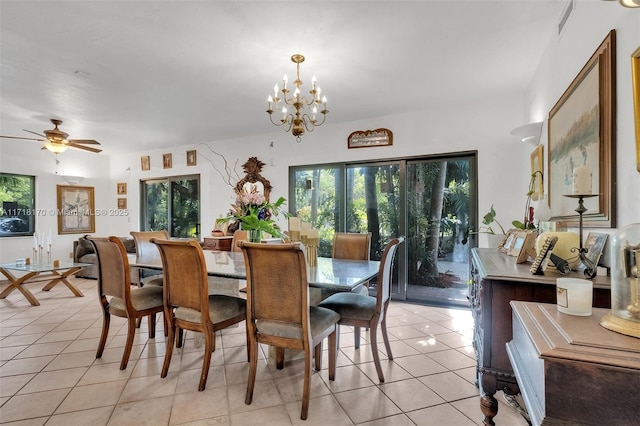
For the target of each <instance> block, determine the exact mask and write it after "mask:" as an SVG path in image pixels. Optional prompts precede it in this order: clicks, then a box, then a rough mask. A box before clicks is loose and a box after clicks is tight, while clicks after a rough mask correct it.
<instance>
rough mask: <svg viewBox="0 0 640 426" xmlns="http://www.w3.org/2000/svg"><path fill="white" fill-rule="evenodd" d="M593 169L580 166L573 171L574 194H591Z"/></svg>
mask: <svg viewBox="0 0 640 426" xmlns="http://www.w3.org/2000/svg"><path fill="white" fill-rule="evenodd" d="M591 176H592V173H591V167H589V166H578V167H576V168H574V169H573V193H574V194H591Z"/></svg>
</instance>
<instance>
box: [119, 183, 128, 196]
mask: <svg viewBox="0 0 640 426" xmlns="http://www.w3.org/2000/svg"><path fill="white" fill-rule="evenodd" d="M126 193H127V183H126V182H118V195H124V194H126Z"/></svg>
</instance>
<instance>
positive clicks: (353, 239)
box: [324, 232, 371, 349]
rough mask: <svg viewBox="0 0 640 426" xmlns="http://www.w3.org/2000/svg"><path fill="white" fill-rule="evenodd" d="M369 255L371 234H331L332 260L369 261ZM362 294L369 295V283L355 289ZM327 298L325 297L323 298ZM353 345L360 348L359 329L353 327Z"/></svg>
mask: <svg viewBox="0 0 640 426" xmlns="http://www.w3.org/2000/svg"><path fill="white" fill-rule="evenodd" d="M370 253H371V232H366V233H357V232H336V233H335V234H333V244H332V245H331V257H332V258H334V259H350V260H369V259H370V255H371V254H370ZM356 291H359V292H360V293H362V294H369V281H367V282H365V283H364V284H363V286H362V287H360V288H359V289H356ZM324 297H327V296H324ZM353 338H354V345H355V348H356V349H358V348H359V347H360V327H354V333H353Z"/></svg>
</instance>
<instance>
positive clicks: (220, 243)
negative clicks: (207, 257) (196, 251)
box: [202, 237, 233, 251]
mask: <svg viewBox="0 0 640 426" xmlns="http://www.w3.org/2000/svg"><path fill="white" fill-rule="evenodd" d="M231 240H233V237H204V244H203V245H202V248H203V249H204V250H214V251H231Z"/></svg>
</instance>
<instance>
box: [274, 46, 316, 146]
mask: <svg viewBox="0 0 640 426" xmlns="http://www.w3.org/2000/svg"><path fill="white" fill-rule="evenodd" d="M291 61H292V62H293V63H295V64H296V80H295V81H294V82H293V85H294V86H295V87H296V88H295V90H294V91H293V95H288V94H289V93H290V91H289V89H287V83H288V77H287V75H286V74H285V75H284V77H283V78H282V89H280V88H279V87H278V85H277V84H276V85H275V86H274V87H273V97H272V96H271V95H269V98H268V99H267V103H268V104H269V107H268V109H267V113H268V114H269V120H271V122H272V123H273V124H275V125H276V126H281V127H282V128H283V129H284V131H285V132H289V131H291V133H292V134H293V136H295V137H296V141H297V142H298V143H300V137H301V136H302V135H304V132H305V130H307V131H309V132H313V129H315V128H316V126H322V124H324V120H325V118H326V117H327V113H328V112H329V111H328V110H327V97H326V96H323V97H322V98H320V93H321V89H320V87H319V86H318V84H317V82H316V77H315V76H313V77H312V78H311V90H309V94H310V95H311V98H310V99H307V98H306V97H305V96H303V95H302V94H301V92H300V86H302V80H300V64H301V63H302V62H304V56H302V55H300V54H295V55H293V56H291ZM279 96H282V98H280V97H279ZM288 107H291V108H293V110H292V111H291V112H289V110H288V109H287V108H288ZM319 108H320V110H319ZM275 111H280V112H281V113H282V118H280V120H277V121H273V113H274V112H275ZM318 113H320V114H322V119H321V120H322V121H319V120H318V119H317V118H316V117H317V116H318Z"/></svg>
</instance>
